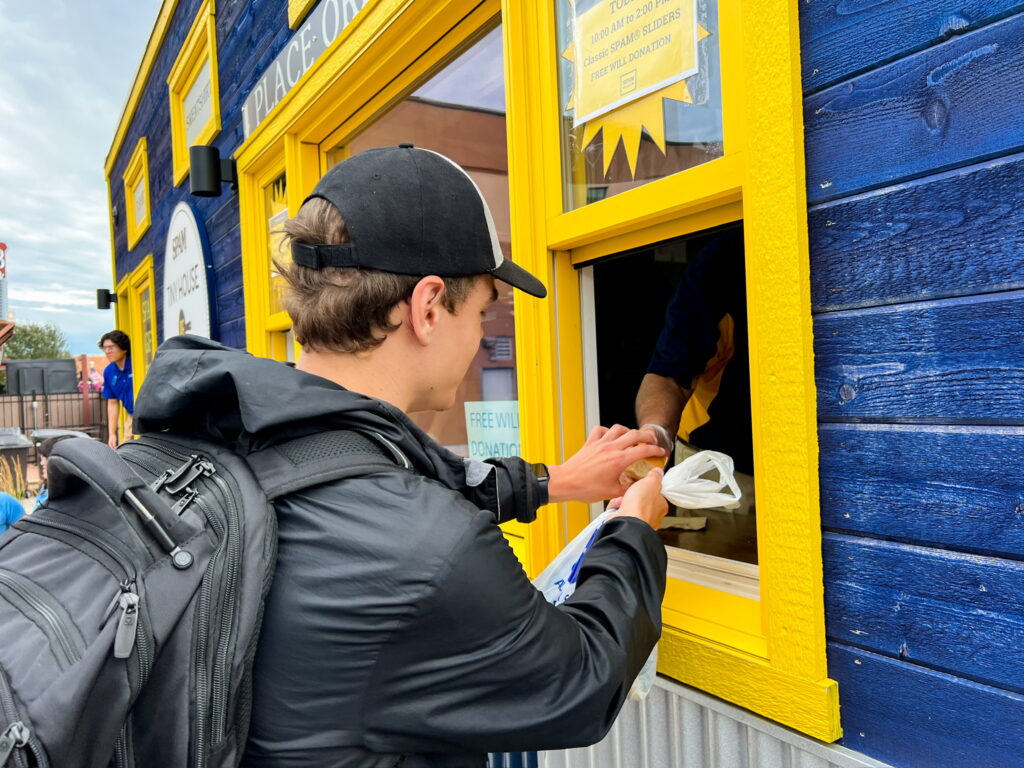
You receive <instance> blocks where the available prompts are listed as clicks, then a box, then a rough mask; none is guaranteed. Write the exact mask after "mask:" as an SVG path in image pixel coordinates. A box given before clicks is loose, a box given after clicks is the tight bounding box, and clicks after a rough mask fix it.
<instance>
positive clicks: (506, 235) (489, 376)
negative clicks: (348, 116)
mask: <svg viewBox="0 0 1024 768" xmlns="http://www.w3.org/2000/svg"><path fill="white" fill-rule="evenodd" d="M402 142H410V143H412V144H414V145H415V146H417V147H422V148H424V149H431V150H434V151H435V152H440V153H441V154H443V155H446V156H447V157H449V158H451V159H452V160H454V161H455V162H456V163H458V164H459V165H461V166H462V167H463V168H464V169H465V170H466V172H467V173H468V174H469V175H470V176H471V177H472V178H473V181H474V182H475V183H476V185H477V187H479V189H480V192H481V193H482V194H483V196H484V198H485V199H486V200H487V204H488V206H489V207H490V209H491V216H492V218H493V220H494V226H495V229H496V230H497V234H498V242H499V243H500V245H501V249H502V253H503V254H504V256H505V258H511V254H512V243H511V237H512V236H511V222H510V214H509V194H508V149H507V146H506V131H505V70H504V62H503V59H502V36H501V27H500V26H499V27H496V28H495V29H493V30H491V31H490V32H489V33H487V34H486V35H485V36H484V37H483V38H481V39H480V40H479V41H478V42H476V43H475V44H474V45H472V46H471V47H470V48H468V49H467V50H466V51H464V52H463V53H462V54H460V55H459V56H458V57H457V58H455V59H454V60H452V61H451V62H450V63H449V64H448V65H447V66H445V67H444V68H443V69H442V70H441V71H440V72H438V73H436V74H435V75H434V76H433V77H431V78H430V79H429V80H428V81H427V82H425V83H423V84H422V85H421V86H420V87H419V88H418V89H417V90H416V91H415V92H414V93H413V94H412V95H411V96H409V97H408V98H406V99H405V100H403V101H402V102H400V103H399V104H397V105H396V106H395V107H393V108H392V109H391V110H390V111H388V112H387V113H386V114H384V115H381V116H380V117H379V118H378V119H377V120H376V122H374V123H373V124H372V125H370V126H369V127H368V128H366V129H365V130H364V131H363V132H362V133H360V134H359V135H358V136H356V137H354V138H352V139H350V140H348V141H347V142H345V143H344V144H342V145H340V146H335V147H330V148H329V151H328V153H327V156H328V162H329V164H331V165H333V164H334V163H337V162H340V161H341V160H343V159H344V158H346V157H349V156H351V155H355V154H358V153H359V152H361V151H363V150H365V149H371V148H373V147H385V146H396V145H398V144H400V143H402ZM497 288H498V294H499V298H498V301H497V302H496V303H495V304H494V305H493V306H492V307H491V309H490V310H489V312H488V314H487V317H486V318H485V320H484V339H483V341H482V343H481V345H480V350H479V351H478V352H477V355H476V357H475V358H474V359H473V362H472V364H471V365H470V369H469V372H468V373H467V374H466V377H465V379H463V381H462V384H461V385H460V386H459V391H458V394H457V396H456V402H455V405H454V407H452V408H450V409H448V410H446V411H441V412H432V413H418V414H413V420H414V421H415V422H416V423H417V424H418V425H419V426H420V427H422V428H423V429H424V430H426V431H427V432H428V433H430V435H431V436H432V437H433V438H434V439H435V440H437V441H438V442H439V443H441V444H442V445H445V446H447V447H448V448H450V449H451V450H453V451H455V452H456V453H459V454H461V455H468V452H469V451H468V437H467V430H466V419H465V403H467V402H477V401H515V400H517V399H518V393H517V387H516V373H515V372H516V359H515V343H514V337H515V319H514V316H513V310H512V288H511V287H510V286H508V285H506V284H505V283H500V282H499V283H498V284H497Z"/></svg>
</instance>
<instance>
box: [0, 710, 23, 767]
mask: <svg viewBox="0 0 1024 768" xmlns="http://www.w3.org/2000/svg"><path fill="white" fill-rule="evenodd" d="M29 736H30V732H29V730H28V728H26V727H25V724H24V723H23V722H21V721H20V720H19V721H18V722H16V723H11V724H10V725H9V726H7V730H6V731H4V732H3V733H2V734H0V765H7V760H8V759H9V758H10V756H11V753H12V752H14V750H16V749H21V748H23V747H24V746H25V745H26V744H28V739H29Z"/></svg>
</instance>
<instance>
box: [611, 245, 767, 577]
mask: <svg viewBox="0 0 1024 768" xmlns="http://www.w3.org/2000/svg"><path fill="white" fill-rule="evenodd" d="M593 277H594V312H595V326H596V327H595V336H596V339H597V350H596V354H597V377H598V379H597V388H598V393H599V395H598V397H599V405H600V420H601V423H602V424H612V423H620V424H631V425H637V414H646V415H645V417H644V421H645V423H649V422H652V421H653V422H655V423H659V422H660V423H662V425H663V426H668V425H669V424H673V425H674V424H675V423H678V425H679V427H678V430H677V433H676V434H677V438H676V442H675V452H674V456H673V457H672V459H671V460H670V463H672V464H676V463H679V462H680V461H682V460H683V459H685V458H687V457H688V456H690V455H692V454H693V453H694V452H696V451H698V450H715V451H721V452H723V453H726V454H728V455H729V456H731V457H732V458H733V461H734V463H735V467H736V479H737V482H738V483H739V485H740V488H741V490H742V492H743V500H742V503H741V506H740V508H739V509H738V510H732V511H728V510H716V509H710V510H699V511H689V510H678V509H673V510H672V511H671V512H670V515H672V516H673V517H683V518H691V519H690V520H688V521H686V522H682V521H678V520H676V521H672V520H670V521H669V524H672V523H673V522H674V523H675V524H676V525H678V526H686V527H673V528H664V529H662V530H661V531H660V532H659V535H660V536H661V538H662V541H664V543H665V544H666V545H667V546H670V547H678V548H680V549H687V550H691V551H695V552H700V553H703V554H707V555H714V556H716V557H724V558H727V559H730V560H738V561H741V562H747V563H756V562H757V525H756V505H755V495H754V476H753V471H754V468H753V439H752V432H751V409H750V368H749V363H748V358H749V352H748V349H749V344H748V339H747V311H746V288H745V270H744V251H743V234H742V228H738V227H735V226H734V227H730V228H727V229H724V230H720V231H718V232H713V233H709V234H701V235H699V236H693V237H689V238H685V239H677V240H671V241H667V242H664V243H659V244H657V245H652V246H646V247H644V248H642V249H638V250H637V251H633V252H629V253H624V254H619V255H618V256H616V257H613V258H611V259H607V260H604V261H601V262H599V263H597V264H595V265H594V267H593ZM624 296H628V297H632V298H633V300H631V301H629V312H628V316H625V317H624V315H623V311H622V308H623V297H624ZM673 392H675V393H677V394H681V395H682V396H681V397H680V398H677V399H676V400H675V401H673V400H672V397H671V395H672V393H673ZM659 402H661V403H669V402H674V404H673V405H671V406H668V405H666V406H659V405H657V403H659ZM655 414H657V415H658V416H660V417H662V418H663V419H664V420H663V421H662V420H660V419H659V418H655ZM694 517H698V518H705V519H706V521H705V523H704V524H703V526H700V527H696V522H695V521H694V520H692V518H694Z"/></svg>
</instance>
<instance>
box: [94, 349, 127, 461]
mask: <svg viewBox="0 0 1024 768" xmlns="http://www.w3.org/2000/svg"><path fill="white" fill-rule="evenodd" d="M99 347H100V349H102V350H103V354H105V355H106V356H107V360H109V361H110V364H109V365H107V367H106V368H104V369H103V396H104V397H105V398H107V444H108V445H109V446H110V447H111V448H117V443H118V440H117V424H118V421H119V420H120V419H119V416H120V407H121V406H124V410H125V413H127V414H128V415H127V417H125V420H124V435H125V438H127V437H128V435H130V434H132V414H133V413H134V412H135V390H134V389H133V383H132V358H131V347H132V344H131V340H130V339H129V338H128V334H126V333H124V332H123V331H110V332H109V333H105V334H103V336H102V338H100V343H99Z"/></svg>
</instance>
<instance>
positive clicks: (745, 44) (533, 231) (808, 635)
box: [235, 0, 841, 741]
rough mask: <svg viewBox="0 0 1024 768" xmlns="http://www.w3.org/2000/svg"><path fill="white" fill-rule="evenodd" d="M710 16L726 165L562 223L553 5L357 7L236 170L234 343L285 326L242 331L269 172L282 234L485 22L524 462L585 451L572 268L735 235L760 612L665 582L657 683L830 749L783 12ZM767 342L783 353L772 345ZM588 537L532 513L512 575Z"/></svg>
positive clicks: (259, 258) (737, 7)
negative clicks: (745, 313) (332, 165)
mask: <svg viewBox="0 0 1024 768" xmlns="http://www.w3.org/2000/svg"><path fill="white" fill-rule="evenodd" d="M791 6H792V7H791ZM719 13H720V25H721V28H722V35H723V39H722V51H723V55H722V70H723V80H724V82H726V83H727V84H728V85H727V87H726V88H725V89H724V90H723V115H724V130H725V155H724V156H723V157H721V158H719V159H717V160H714V161H712V162H709V163H707V164H705V165H702V166H698V167H696V168H693V169H690V170H687V171H684V172H682V173H679V174H675V175H673V176H669V177H666V178H664V179H660V180H658V181H656V182H653V183H650V184H647V185H645V186H642V187H638V188H636V189H633V190H630V191H628V192H624V193H622V194H620V195H617V196H615V197H612V198H608V199H607V200H604V201H601V202H600V203H595V204H593V205H589V206H586V207H584V208H581V209H578V210H575V211H572V212H569V213H564V212H563V210H562V197H561V179H560V177H559V173H560V170H559V169H560V168H561V158H560V149H559V147H560V137H559V131H558V97H557V94H558V91H557V78H556V75H557V72H556V67H555V62H556V59H555V55H556V51H555V34H554V30H555V26H554V9H553V5H552V4H549V3H540V4H538V3H534V2H532V0H504V1H503V2H499V0H484V1H483V2H480V0H446V1H444V2H440V1H437V0H434V1H428V0H374V2H372V3H370V4H368V5H367V7H366V8H365V9H364V10H363V11H362V12H361V13H360V14H359V15H358V16H357V17H356V18H355V20H354V21H353V22H352V24H350V25H349V26H348V27H347V28H346V29H345V30H344V31H343V32H342V34H340V35H339V36H338V38H337V39H336V40H335V41H334V43H333V44H332V45H331V46H330V48H329V49H328V50H327V51H326V52H325V53H324V54H323V55H322V56H321V57H320V58H319V59H318V60H317V61H316V62H315V63H314V64H313V66H312V67H311V68H310V69H309V70H308V71H307V72H306V73H305V74H304V75H303V77H302V78H301V79H300V81H299V82H298V83H297V84H296V86H295V87H294V88H292V90H291V91H290V92H289V93H288V94H286V95H285V97H284V98H283V99H281V101H280V102H279V103H278V105H277V106H276V107H275V108H274V109H273V110H272V111H271V113H270V115H268V116H267V118H266V119H265V120H264V121H263V123H261V124H260V125H259V126H257V127H256V128H255V130H254V131H253V133H252V134H251V135H250V136H249V137H248V138H247V139H246V141H245V142H244V143H243V144H242V146H241V147H240V148H239V149H238V151H237V152H236V155H235V156H236V160H237V163H238V169H239V176H240V182H239V196H240V206H241V211H242V253H243V269H244V272H245V278H244V279H245V291H246V324H247V340H248V345H249V350H250V351H251V352H253V353H254V354H259V355H268V354H269V351H270V344H269V341H268V333H270V332H272V331H279V330H281V329H284V328H287V327H290V321H289V320H288V319H287V317H286V316H285V317H283V318H282V317H278V316H268V315H267V314H266V313H265V312H260V311H256V308H257V307H259V308H262V307H265V306H267V301H268V294H267V293H266V291H268V290H269V275H264V274H263V273H264V272H265V271H266V270H265V269H264V267H265V264H266V253H265V245H264V244H263V243H264V242H265V239H266V237H265V228H266V222H265V221H263V220H262V215H261V214H262V209H263V198H262V188H263V185H265V183H266V182H267V181H268V180H269V179H270V178H272V176H271V174H272V173H273V172H272V171H270V170H269V167H270V166H274V167H275V168H277V169H278V170H277V171H276V172H278V173H279V172H280V170H279V169H280V168H281V167H283V168H284V169H286V171H287V173H288V190H289V193H288V196H289V211H290V213H291V214H292V215H294V213H295V212H296V211H297V210H298V206H299V205H300V204H301V201H302V199H304V197H305V195H307V194H308V193H309V191H310V190H311V189H312V187H313V186H314V185H315V183H316V181H317V180H318V179H319V177H320V175H321V174H322V173H323V172H324V171H325V170H326V168H327V166H328V157H327V152H328V151H329V150H330V149H332V148H333V147H336V146H338V145H339V144H343V143H344V142H346V141H347V140H349V139H350V138H351V137H352V136H355V135H356V134H357V133H358V132H359V131H360V130H362V128H363V127H364V126H366V125H368V124H370V123H371V122H372V121H373V120H374V119H375V118H376V116H377V115H379V114H381V113H382V112H383V111H385V110H386V109H387V108H389V107H390V106H391V105H393V104H395V103H397V102H398V101H400V100H401V99H402V98H404V97H405V96H406V95H408V94H409V93H410V92H411V91H412V90H414V89H415V87H417V86H418V84H419V83H421V82H422V81H423V79H424V78H425V77H427V76H428V75H429V74H430V73H431V72H434V71H436V69H437V68H438V67H439V66H442V65H443V64H444V63H445V62H446V61H447V60H450V58H453V57H454V56H455V55H457V54H458V53H459V52H461V51H462V50H464V48H465V46H466V45H467V44H468V43H469V42H471V41H472V40H474V39H475V38H476V37H478V36H479V35H480V34H482V33H483V32H484V31H485V30H487V29H490V28H492V27H493V24H494V23H495V20H496V19H497V17H498V16H499V15H501V17H502V22H503V25H504V40H505V51H506V59H505V68H506V89H507V94H508V97H507V98H508V104H509V109H508V137H509V138H508V140H509V157H510V163H509V167H510V171H509V175H510V179H509V181H510V187H511V190H510V191H511V203H512V212H511V213H512V229H513V249H514V257H515V259H516V261H517V262H519V263H520V264H522V265H523V266H524V267H526V268H527V269H530V270H531V271H533V272H534V274H536V275H538V277H540V278H541V279H542V280H543V281H544V282H545V283H547V285H548V286H549V287H550V288H552V289H553V298H552V299H551V300H548V301H536V300H534V299H532V298H529V297H523V296H520V295H517V296H516V299H515V300H516V306H515V312H516V344H517V351H518V357H519V359H520V360H521V361H523V364H522V365H521V366H520V368H519V372H518V383H519V391H520V402H521V404H522V421H521V427H522V440H523V445H524V453H525V454H526V455H527V456H530V457H540V458H545V459H548V460H555V461H557V460H562V459H564V458H565V457H567V456H568V455H570V454H571V453H572V452H573V451H574V450H575V449H576V448H578V447H579V445H580V444H581V443H582V442H583V439H584V437H585V434H586V431H585V430H586V424H585V420H584V414H583V407H582V401H583V397H582V392H583V360H582V358H583V354H582V345H581V338H580V292H579V276H578V274H577V272H576V265H577V264H579V263H581V262H584V261H589V260H592V259H595V258H599V257H601V256H603V255H607V254H609V253H614V252H618V251H621V250H625V249H627V248H629V247H634V246H636V245H641V244H645V243H650V242H655V241H657V240H659V239H665V238H666V237H676V236H679V235H682V234H686V233H688V232H695V231H699V230H702V229H706V228H707V227H710V226H716V225H717V224H720V223H723V222H727V221H735V220H737V219H739V218H743V219H744V223H745V232H746V239H747V243H748V248H749V250H750V252H751V253H752V254H755V255H754V256H751V257H748V258H749V263H750V267H749V268H748V269H749V271H748V286H749V291H748V305H749V307H750V315H751V317H752V318H753V320H752V322H751V333H750V336H751V339H750V344H751V369H752V371H753V376H752V390H753V394H752V401H753V408H754V412H755V414H757V416H756V419H755V422H756V423H755V425H754V429H755V445H757V446H759V459H758V462H759V463H758V465H757V467H756V472H757V477H758V506H759V510H760V509H761V508H762V507H765V506H767V508H768V509H769V510H770V512H769V513H768V517H767V522H765V523H764V524H763V525H762V524H761V522H760V521H759V531H758V535H759V554H760V561H761V565H760V590H761V600H760V601H752V600H744V599H743V598H739V597H737V596H735V595H728V594H725V593H723V592H718V591H717V590H713V589H709V588H705V587H700V586H697V585H694V584H687V583H680V582H674V583H673V585H672V588H671V590H670V594H669V596H668V600H667V602H666V610H665V616H666V629H665V633H664V635H663V639H662V644H661V659H662V661H661V664H660V667H659V669H660V671H661V672H662V673H663V674H666V675H668V676H670V677H673V678H675V679H677V680H680V681H682V682H684V683H688V684H691V685H694V686H696V687H698V688H701V689H703V690H705V691H708V692H710V693H713V694H715V695H718V696H721V697H722V698H725V699H727V700H729V701H733V702H735V703H737V704H740V705H741V706H744V707H747V708H749V709H751V710H753V711H756V712H758V713H761V714H763V715H765V716H767V717H769V718H772V719H774V720H777V721H779V722H782V723H784V724H786V725H789V726H791V727H793V728H796V729H798V730H800V731H803V732H804V733H807V734H810V735H812V736H815V737H817V738H820V739H823V740H826V741H832V740H835V739H836V738H838V737H839V735H840V733H841V732H840V728H839V714H838V692H837V686H836V684H835V682H833V681H832V680H829V679H828V677H827V668H826V660H825V633H824V605H823V589H822V569H821V531H820V515H819V508H818V474H817V434H816V418H815V417H816V405H815V390H814V370H813V351H812V335H811V315H810V285H809V264H808V249H807V222H806V197H805V193H804V186H803V181H804V170H803V169H804V165H803V163H804V161H803V143H802V142H803V134H802V130H803V126H802V116H801V105H800V78H799V35H798V27H797V14H796V7H795V5H792V4H791V3H789V2H785V1H784V0H739V1H738V2H733V3H722V4H720V8H719ZM752 125H756V126H757V128H758V130H757V131H752V130H748V127H749V126H752ZM282 163H283V166H282ZM694 190H699V192H697V193H695V192H694ZM769 254H774V256H773V257H772V258H769ZM779 254H783V255H785V257H784V258H783V257H780V256H779ZM265 284H266V287H264V285H265ZM279 314H280V313H279ZM780 338H782V339H786V340H787V341H786V343H785V344H777V343H776V344H772V341H773V340H778V339H780ZM526 361H529V364H527V363H526ZM587 518H588V511H587V508H586V507H584V506H583V505H574V504H569V505H561V506H559V507H555V506H552V507H549V508H546V509H545V510H542V511H541V515H540V517H539V519H538V521H537V522H535V523H534V524H532V525H531V526H528V527H526V531H528V533H527V536H526V538H525V539H524V542H523V545H521V547H520V549H521V550H523V552H524V554H523V555H522V559H523V560H524V563H525V564H526V567H527V571H528V572H530V573H531V574H536V573H537V572H538V571H539V570H540V569H541V568H542V567H543V566H544V565H545V564H546V563H547V562H548V561H549V560H550V558H551V557H552V556H553V555H554V554H555V553H556V552H557V551H558V550H559V549H560V548H561V547H562V546H563V545H564V543H565V541H567V539H568V537H569V536H570V535H571V534H573V533H575V532H576V531H577V530H579V529H580V527H582V525H584V524H585V522H586V520H587ZM516 533H517V534H519V533H520V532H519V531H517V532H516Z"/></svg>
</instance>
